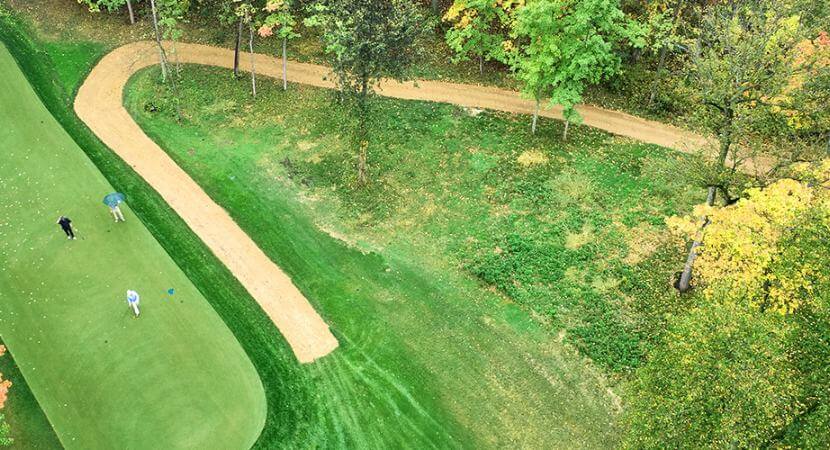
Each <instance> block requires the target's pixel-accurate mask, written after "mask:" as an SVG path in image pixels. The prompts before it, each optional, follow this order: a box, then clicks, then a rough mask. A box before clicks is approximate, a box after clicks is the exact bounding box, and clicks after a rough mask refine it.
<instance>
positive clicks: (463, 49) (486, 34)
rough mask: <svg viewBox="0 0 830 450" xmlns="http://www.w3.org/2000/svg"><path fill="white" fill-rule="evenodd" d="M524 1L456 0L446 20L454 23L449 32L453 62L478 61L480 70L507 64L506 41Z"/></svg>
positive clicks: (448, 41)
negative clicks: (487, 64)
mask: <svg viewBox="0 0 830 450" xmlns="http://www.w3.org/2000/svg"><path fill="white" fill-rule="evenodd" d="M524 3H525V2H524V0H502V1H493V0H455V2H453V4H452V6H450V8H449V9H448V10H447V13H446V14H444V18H443V20H444V21H445V22H449V23H451V24H452V27H451V28H450V29H449V30H447V33H446V35H445V39H446V42H447V45H448V46H449V47H450V48H451V49H452V50H453V51H454V52H455V58H454V59H453V62H455V63H457V62H459V61H467V60H469V59H470V56H475V57H477V58H478V70H479V72H480V73H483V72H484V61H491V60H494V61H499V62H505V48H504V42H505V41H507V40H508V38H509V35H510V29H511V26H512V22H513V17H512V16H513V14H514V13H515V11H516V10H517V9H518V8H521V7H522V6H524Z"/></svg>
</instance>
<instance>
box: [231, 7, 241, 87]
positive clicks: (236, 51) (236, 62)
mask: <svg viewBox="0 0 830 450" xmlns="http://www.w3.org/2000/svg"><path fill="white" fill-rule="evenodd" d="M241 43H242V19H239V23H238V24H237V26H236V46H235V47H234V49H233V76H234V78H239V47H240V45H241Z"/></svg>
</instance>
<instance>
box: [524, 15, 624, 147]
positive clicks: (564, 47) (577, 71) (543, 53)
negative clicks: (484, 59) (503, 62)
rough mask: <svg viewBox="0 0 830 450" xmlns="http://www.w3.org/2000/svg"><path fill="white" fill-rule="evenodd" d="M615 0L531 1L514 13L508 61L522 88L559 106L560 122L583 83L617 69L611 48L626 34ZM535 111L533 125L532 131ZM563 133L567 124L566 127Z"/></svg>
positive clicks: (572, 117)
mask: <svg viewBox="0 0 830 450" xmlns="http://www.w3.org/2000/svg"><path fill="white" fill-rule="evenodd" d="M627 24H628V22H627V20H626V18H625V16H624V15H623V12H622V11H621V10H620V5H619V1H617V0H537V1H533V2H530V3H528V4H527V5H526V6H525V7H523V8H520V9H519V10H518V11H517V12H516V22H515V26H514V28H513V31H512V33H511V36H512V38H513V40H514V45H513V46H512V47H511V48H512V54H511V56H510V63H511V67H512V69H513V72H514V73H515V76H516V78H518V79H519V80H520V81H521V82H522V86H523V87H522V92H523V93H524V94H525V95H527V96H529V97H531V98H533V99H535V100H536V102H537V114H538V105H539V103H540V102H541V101H542V99H545V98H549V99H550V103H551V104H554V105H562V106H563V108H564V118H565V120H566V124H567V123H570V122H576V121H579V120H580V116H579V114H578V113H577V112H576V110H575V109H574V107H575V106H576V105H577V104H578V103H580V102H581V101H582V93H583V91H584V90H585V87H586V86H587V85H588V84H592V83H598V82H599V81H600V80H602V79H604V78H606V77H608V76H610V75H613V74H615V73H617V71H618V70H619V67H620V58H619V55H618V54H617V51H616V47H617V46H618V44H619V43H620V42H621V41H622V40H623V39H624V38H625V37H626V36H627V34H628V31H629V29H628V25H627ZM535 124H536V115H534V121H533V130H534V131H535V128H536V126H535ZM565 133H566V135H565V136H566V137H567V128H566V131H565Z"/></svg>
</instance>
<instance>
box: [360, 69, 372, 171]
mask: <svg viewBox="0 0 830 450" xmlns="http://www.w3.org/2000/svg"><path fill="white" fill-rule="evenodd" d="M368 97H369V77H368V75H365V74H364V75H363V81H362V83H361V89H360V98H359V99H358V103H359V104H358V114H360V117H358V145H359V148H358V155H357V181H358V183H360V185H361V186H365V185H366V182H367V181H368V176H367V172H368V171H369V170H368V163H367V159H368V155H367V151H368V147H369V142H368V139H367V134H368V132H367V130H366V126H367V124H368V117H366V116H367V115H368V113H369V111H368V110H369V106H368V104H367V102H368Z"/></svg>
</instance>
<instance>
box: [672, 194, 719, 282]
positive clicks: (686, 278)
mask: <svg viewBox="0 0 830 450" xmlns="http://www.w3.org/2000/svg"><path fill="white" fill-rule="evenodd" d="M715 192H716V188H715V186H709V192H708V193H707V195H706V204H707V205H709V206H712V205H714V204H715ZM700 220H701V225H700V229H699V230H698V235H697V238H696V239H695V240H694V242H692V246H691V247H690V248H689V256H687V257H686V265H685V266H683V272H681V273H680V279H679V280H678V282H677V290H678V291H680V292H681V293H684V292H689V289H691V288H692V269H693V268H694V265H695V259H697V249H698V247H700V245H701V244H703V230H704V229H705V228H706V225H709V218H708V217H705V216H704V217H701V218H700Z"/></svg>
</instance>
